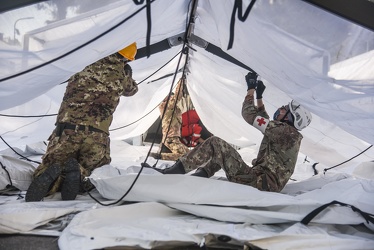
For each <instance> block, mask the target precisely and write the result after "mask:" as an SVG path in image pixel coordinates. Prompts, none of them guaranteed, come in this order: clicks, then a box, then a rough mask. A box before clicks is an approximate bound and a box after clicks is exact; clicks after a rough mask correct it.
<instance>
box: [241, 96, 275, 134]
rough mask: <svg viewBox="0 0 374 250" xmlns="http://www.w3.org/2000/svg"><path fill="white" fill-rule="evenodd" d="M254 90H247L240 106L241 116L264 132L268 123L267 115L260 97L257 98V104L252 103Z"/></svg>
mask: <svg viewBox="0 0 374 250" xmlns="http://www.w3.org/2000/svg"><path fill="white" fill-rule="evenodd" d="M254 92H255V89H250V90H248V91H247V95H246V96H245V99H244V102H243V106H242V117H243V119H244V120H245V121H246V122H247V123H248V124H250V125H252V126H253V127H255V128H257V129H258V130H260V131H261V132H262V133H265V129H266V127H267V125H268V124H269V115H268V114H267V112H266V110H265V106H264V104H263V102H262V99H257V104H258V106H257V107H256V106H255V104H254Z"/></svg>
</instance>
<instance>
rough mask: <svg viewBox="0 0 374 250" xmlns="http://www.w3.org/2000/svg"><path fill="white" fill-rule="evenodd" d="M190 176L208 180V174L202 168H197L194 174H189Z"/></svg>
mask: <svg viewBox="0 0 374 250" xmlns="http://www.w3.org/2000/svg"><path fill="white" fill-rule="evenodd" d="M191 175H192V176H199V177H204V178H208V173H207V172H206V171H205V169H204V168H198V169H197V170H196V172H195V173H193V174H191Z"/></svg>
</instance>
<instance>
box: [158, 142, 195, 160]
mask: <svg viewBox="0 0 374 250" xmlns="http://www.w3.org/2000/svg"><path fill="white" fill-rule="evenodd" d="M164 145H165V146H166V147H167V148H168V149H170V151H171V153H163V152H161V159H162V160H168V161H176V160H178V158H179V157H181V156H182V155H184V154H186V153H188V152H189V149H188V147H187V146H186V145H184V144H183V143H182V142H181V141H180V138H179V137H177V136H175V137H168V138H166V140H165V142H164Z"/></svg>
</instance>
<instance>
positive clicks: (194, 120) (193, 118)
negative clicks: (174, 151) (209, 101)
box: [181, 109, 204, 147]
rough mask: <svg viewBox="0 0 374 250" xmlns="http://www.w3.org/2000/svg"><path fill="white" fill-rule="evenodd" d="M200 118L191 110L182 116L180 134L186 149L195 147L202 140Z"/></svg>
mask: <svg viewBox="0 0 374 250" xmlns="http://www.w3.org/2000/svg"><path fill="white" fill-rule="evenodd" d="M202 130H203V128H202V126H201V125H200V117H199V115H198V114H197V112H196V110H194V109H191V110H188V111H186V112H184V113H183V114H182V132H181V135H182V137H181V141H182V143H183V144H184V145H186V146H187V147H196V146H197V144H199V143H202V142H203V141H204V140H203V139H202V138H201V131H202Z"/></svg>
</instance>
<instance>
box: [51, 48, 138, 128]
mask: <svg viewBox="0 0 374 250" xmlns="http://www.w3.org/2000/svg"><path fill="white" fill-rule="evenodd" d="M122 58H123V57H122V56H120V55H119V54H117V53H115V54H112V55H110V56H107V57H105V58H103V59H101V60H99V61H97V62H95V63H93V64H91V65H89V66H87V67H85V68H84V69H83V70H82V71H81V72H79V73H77V74H75V75H73V76H72V77H71V78H70V79H69V83H68V85H67V87H66V91H65V95H64V98H63V101H62V103H61V106H60V110H59V113H58V116H57V123H61V122H66V123H72V124H80V125H90V126H93V127H95V128H98V129H100V130H102V131H105V132H107V133H109V126H110V124H111V123H112V119H113V113H114V111H115V109H116V108H117V105H118V103H119V100H120V96H121V95H123V96H132V95H134V94H135V93H136V92H137V91H138V86H137V84H136V82H135V81H134V80H133V79H132V77H131V76H130V75H127V74H126V73H125V70H124V66H125V63H124V62H123V61H122V60H121V59H122Z"/></svg>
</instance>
